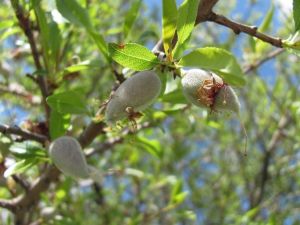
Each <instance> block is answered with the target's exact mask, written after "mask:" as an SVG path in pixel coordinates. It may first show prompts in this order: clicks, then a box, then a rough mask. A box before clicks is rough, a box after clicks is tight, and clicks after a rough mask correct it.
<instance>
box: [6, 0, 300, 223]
mask: <svg viewBox="0 0 300 225" xmlns="http://www.w3.org/2000/svg"><path fill="white" fill-rule="evenodd" d="M165 2H167V1H165ZM237 2H238V1H233V0H231V1H220V2H219V3H218V5H217V7H216V11H217V12H218V13H219V14H224V15H231V13H232V12H233V11H234V10H235V4H237V5H239V4H238V3H237ZM243 2H245V4H247V7H246V9H243V11H241V12H239V11H238V9H239V8H238V7H237V11H236V10H235V14H234V16H235V18H238V20H239V21H240V22H243V23H246V24H249V25H251V24H253V25H258V26H259V25H260V23H259V22H257V21H260V22H261V21H263V22H262V23H261V24H262V25H261V27H260V29H263V31H264V32H270V33H272V34H274V35H275V36H279V37H284V38H288V36H289V35H290V34H292V33H293V30H292V29H291V28H290V26H289V24H290V23H292V21H293V18H292V17H291V15H292V14H291V15H285V16H283V17H279V18H277V19H276V21H275V20H274V17H275V15H279V14H280V8H278V7H277V5H275V6H271V4H270V10H269V13H267V14H266V12H263V10H262V11H259V10H255V9H257V7H258V6H259V4H260V3H259V2H260V1H252V0H249V1H243ZM262 2H269V1H262ZM296 2H299V1H296ZM20 3H21V5H22V7H23V8H24V9H25V10H26V11H27V12H29V13H30V18H31V19H32V23H33V24H32V27H33V28H34V33H35V35H36V40H37V44H38V48H39V49H42V51H41V52H40V54H41V57H40V58H41V60H42V64H43V67H44V68H45V71H36V69H35V66H34V62H33V59H32V57H31V52H30V48H29V46H28V41H27V39H26V37H25V36H24V34H23V33H22V30H21V29H20V27H19V25H18V21H17V19H16V17H15V16H14V13H13V9H12V7H11V5H10V3H9V2H8V1H6V0H2V1H1V5H0V40H1V43H0V59H1V60H0V85H1V87H2V86H3V87H9V85H11V84H19V85H20V86H18V88H19V90H22V91H23V90H24V92H25V91H26V93H30V94H29V95H28V96H27V97H26V96H25V97H24V96H20V95H13V94H12V93H10V92H4V91H0V94H1V100H0V110H2V111H1V114H0V121H1V123H6V124H11V125H13V124H18V125H20V126H21V127H24V128H27V127H26V126H25V125H26V121H27V123H28V121H30V122H31V123H38V122H40V121H44V120H45V116H44V111H43V107H41V105H40V104H34V103H33V101H32V98H33V97H35V96H40V91H39V89H38V88H37V86H36V84H35V83H34V82H33V81H32V80H31V79H29V78H28V76H26V74H31V75H38V76H46V78H47V80H48V82H49V84H50V86H51V87H52V91H53V92H52V93H51V94H52V96H51V97H49V98H48V103H49V105H50V106H52V108H53V110H54V112H53V114H52V117H51V118H50V121H52V122H51V124H52V127H51V126H50V134H51V137H52V138H55V137H58V136H61V135H62V134H64V133H65V131H66V130H67V129H68V132H69V133H70V134H72V135H73V136H75V137H77V136H78V135H80V133H81V132H82V130H83V129H84V128H85V127H86V126H87V125H88V123H89V122H90V121H91V120H92V119H97V118H93V116H94V115H95V113H96V112H97V110H98V108H99V106H100V105H101V104H103V103H104V102H105V101H106V100H107V99H108V98H109V95H110V93H111V90H112V89H113V88H114V85H115V76H114V74H113V72H112V65H113V66H114V67H115V70H116V71H115V72H118V73H120V72H121V71H122V69H123V67H121V66H120V65H117V64H115V63H112V61H111V58H110V57H109V55H108V49H107V46H106V43H109V42H114V43H119V44H124V42H125V41H126V42H135V43H138V44H140V45H143V46H145V47H147V48H148V49H150V48H152V47H154V45H155V43H156V42H157V41H158V40H159V39H160V38H161V25H160V24H161V21H160V19H159V18H160V17H161V14H162V9H161V8H156V6H155V5H152V4H151V1H138V0H137V1H134V3H133V4H132V1H128V0H114V1H96V0H86V1H84V0H77V1H75V0H72V1H71V0H64V1H62V0H61V1H60V0H57V1H56V3H57V5H56V4H55V1H54V0H51V1H43V0H41V1H38V0H31V1H27V0H21V1H20ZM74 4H75V6H74ZM297 4H298V3H297ZM72 7H74V10H70V8H72ZM177 8H178V5H177ZM166 11H167V10H166ZM59 12H60V13H61V14H62V15H63V16H64V17H65V18H63V17H62V16H61V14H59ZM245 13H246V14H247V16H245V15H244V14H245ZM265 14H266V15H265ZM294 14H295V13H294ZM296 14H297V13H296ZM165 18H168V16H166V15H165ZM172 18H173V17H172V15H170V18H169V19H170V20H172ZM264 18H265V19H264ZM173 19H174V18H173ZM274 21H275V22H274ZM173 22H174V21H173ZM295 23H296V25H299V19H296V20H295ZM171 25H172V24H171ZM171 32H173V31H171ZM188 36H189V35H188ZM182 38H183V37H182ZM187 38H188V37H184V38H183V39H184V42H186V39H187ZM166 40H167V41H170V38H168V37H166ZM105 41H106V42H105ZM185 44H186V46H187V47H185V49H186V50H187V51H186V53H187V52H191V50H195V49H197V48H202V47H207V46H214V47H219V48H224V49H226V50H228V51H230V52H232V54H233V55H235V57H236V58H237V59H238V60H237V61H238V63H239V65H240V66H241V67H244V68H247V66H251V65H255V63H256V62H258V61H259V60H261V59H264V58H265V57H266V56H267V55H268V54H269V53H270V52H271V51H273V50H274V49H273V48H272V47H271V46H270V45H268V44H265V43H262V42H261V41H258V40H256V39H253V38H252V37H251V38H250V39H249V37H247V36H246V35H243V34H241V35H240V36H236V35H234V34H233V33H232V32H231V31H230V30H227V29H225V28H222V27H220V26H218V25H216V24H213V23H204V24H200V25H198V26H197V27H196V28H195V29H194V30H193V33H192V35H191V37H190V40H189V42H188V43H185ZM165 46H168V47H169V44H168V43H165ZM230 59H231V58H229V59H228V60H230ZM298 60H299V59H298V58H297V57H296V56H295V55H291V54H289V53H287V52H284V53H282V54H280V55H278V56H277V57H276V58H275V59H272V60H271V61H269V62H268V63H267V64H265V65H262V67H261V68H256V69H254V70H250V72H249V73H247V75H244V76H245V79H246V80H247V84H246V85H245V86H243V87H242V88H236V91H237V93H238V96H239V99H240V101H241V103H242V109H241V114H240V117H237V116H235V115H225V114H218V115H215V114H211V113H210V112H209V110H205V109H201V108H197V107H194V106H191V105H189V104H188V103H187V102H186V101H185V99H184V98H183V96H182V94H181V90H180V85H179V80H178V79H176V80H174V79H173V77H172V76H170V75H168V77H167V78H166V79H165V83H166V92H165V95H164V96H162V97H160V98H159V100H158V101H157V102H156V103H155V104H154V106H153V107H151V108H149V109H147V110H146V111H145V112H143V114H144V116H143V117H142V118H141V119H139V120H138V124H145V122H147V124H148V125H147V126H145V127H144V128H143V129H141V130H138V131H137V132H136V133H135V132H133V133H132V132H129V134H126V135H125V136H124V135H123V133H122V132H123V131H124V130H127V128H128V127H130V126H131V125H130V123H125V124H124V123H123V124H121V126H122V127H121V128H120V127H113V128H111V129H107V131H106V133H105V134H103V135H99V136H98V137H97V138H96V139H95V140H94V141H93V143H92V144H91V145H90V146H89V147H88V148H87V149H85V152H86V154H87V155H88V162H89V164H91V165H94V166H95V167H97V168H99V170H101V171H103V173H104V174H105V177H104V179H103V183H101V184H95V183H93V182H92V181H90V180H82V181H76V180H72V179H71V178H69V177H66V176H64V175H61V176H60V179H59V181H57V182H56V183H55V184H53V185H51V186H50V189H49V190H48V191H47V192H44V193H42V196H41V199H40V202H39V204H38V208H37V209H35V210H33V211H30V212H29V214H30V218H31V220H32V221H39V222H40V224H55V225H58V224H59V225H71V224H72V225H75V224H76V225H77V224H78V225H81V224H110V225H119V224H124V225H125V224H127V225H134V224H153V225H154V224H164V225H165V224H170V225H171V224H172V225H173V224H216V225H217V224H218V225H219V224H230V225H234V224H236V225H241V224H244V225H277V224H287V225H290V224H294V225H296V224H299V223H300V222H299V221H300V217H299V208H300V193H299V190H300V189H299V187H300V179H299V177H300V169H299V165H300V164H299V160H300V155H299V149H300V144H299V143H300V136H299V133H300V125H299V116H300V101H299V96H298V93H299V87H300V85H299V84H300V80H299V73H300V68H299V66H298V64H297V61H298ZM189 62H190V61H189ZM203 63H206V62H203ZM208 63H209V62H208ZM234 63H236V61H234ZM238 70H240V68H239V67H238ZM239 73H240V71H239ZM239 79H240V78H239ZM29 96H31V97H30V98H29ZM70 114H71V115H70ZM20 115H22V117H21V116H20ZM20 117H21V118H20ZM98 119H99V118H98ZM100 119H101V118H100ZM53 121H54V122H53ZM53 124H54V125H53ZM241 124H244V126H245V129H246V130H247V133H248V155H247V156H244V152H243V151H244V149H243V147H244V141H245V135H244V133H243V129H242V126H241ZM118 138H121V139H120V141H115V142H113V141H114V140H116V139H118ZM15 139H16V138H15V137H13V136H5V135H1V136H0V150H1V157H2V163H1V164H0V169H1V172H2V173H3V172H4V170H5V169H6V168H5V167H8V166H9V165H12V164H13V163H14V162H17V164H15V165H17V166H15V167H17V169H13V168H12V169H11V171H10V173H8V172H7V173H8V174H6V175H7V176H8V175H12V174H13V173H17V174H19V175H20V176H21V177H22V178H24V179H25V180H27V181H28V182H33V180H35V179H36V178H38V177H39V176H40V175H41V174H42V173H43V171H44V168H45V164H46V163H49V158H48V157H47V155H46V154H45V152H46V151H45V150H44V148H43V147H42V146H40V145H37V144H36V143H33V142H24V143H23V144H21V145H18V146H16V143H15V141H16V140H15ZM110 143H115V144H112V145H109V144H110ZM33 144H34V145H33ZM22 146H23V147H22ZM16 147H18V148H17V149H19V150H18V151H16ZM20 149H21V150H20ZM90 152H92V154H89V153H90ZM26 160H27V161H26ZM4 161H5V163H4ZM25 161H26V162H27V163H24V162H25ZM28 165H30V166H28ZM6 171H7V170H6ZM22 191H23V190H22V189H21V188H20V187H19V186H18V184H17V183H16V182H15V181H14V180H13V179H12V177H10V176H9V177H8V178H4V177H3V176H1V178H0V198H1V199H11V198H13V197H15V196H16V194H20V193H22ZM0 221H1V222H2V224H7V225H8V224H13V222H12V221H13V217H12V214H9V213H8V211H7V210H5V209H0Z"/></svg>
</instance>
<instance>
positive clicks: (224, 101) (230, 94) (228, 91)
mask: <svg viewBox="0 0 300 225" xmlns="http://www.w3.org/2000/svg"><path fill="white" fill-rule="evenodd" d="M240 107H241V105H240V102H239V99H238V97H237V95H236V93H235V92H234V90H233V89H232V87H230V86H228V85H225V86H224V87H222V88H221V89H220V90H219V92H218V94H217V96H216V97H215V103H214V105H213V109H214V110H216V111H224V110H225V111H232V112H235V113H237V114H239V112H240Z"/></svg>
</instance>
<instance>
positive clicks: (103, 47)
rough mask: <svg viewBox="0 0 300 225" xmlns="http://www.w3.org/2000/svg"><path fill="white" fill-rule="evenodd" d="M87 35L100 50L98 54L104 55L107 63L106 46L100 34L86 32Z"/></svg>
mask: <svg viewBox="0 0 300 225" xmlns="http://www.w3.org/2000/svg"><path fill="white" fill-rule="evenodd" d="M88 34H89V35H90V36H91V38H92V39H93V40H94V42H95V44H96V45H97V47H98V49H99V50H100V52H102V54H103V55H104V57H105V58H106V59H107V60H108V61H109V55H108V49H107V44H106V42H105V39H104V37H103V36H102V35H101V34H99V33H97V32H95V31H88Z"/></svg>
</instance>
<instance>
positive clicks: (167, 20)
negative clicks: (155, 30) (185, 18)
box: [162, 0, 177, 53]
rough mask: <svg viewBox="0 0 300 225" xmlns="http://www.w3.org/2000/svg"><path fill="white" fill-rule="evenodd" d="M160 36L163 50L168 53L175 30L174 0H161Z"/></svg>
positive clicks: (175, 9) (175, 12) (175, 11)
mask: <svg viewBox="0 0 300 225" xmlns="http://www.w3.org/2000/svg"><path fill="white" fill-rule="evenodd" d="M162 4H163V5H162V7H163V9H162V10H163V15H162V17H163V18H162V36H163V42H164V49H165V52H166V53H168V51H169V48H170V47H171V44H172V39H173V37H174V35H175V32H176V21H177V7H176V1H175V0H163V2H162Z"/></svg>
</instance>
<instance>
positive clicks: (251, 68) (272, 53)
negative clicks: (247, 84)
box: [243, 48, 285, 74]
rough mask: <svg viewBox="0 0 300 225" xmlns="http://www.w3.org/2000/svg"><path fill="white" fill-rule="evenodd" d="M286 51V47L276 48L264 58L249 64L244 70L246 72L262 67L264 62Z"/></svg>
mask: <svg viewBox="0 0 300 225" xmlns="http://www.w3.org/2000/svg"><path fill="white" fill-rule="evenodd" d="M284 51H285V49H284V48H279V49H275V50H274V51H271V52H270V53H269V54H268V55H267V56H265V57H264V58H262V59H260V60H258V61H256V62H254V63H252V64H250V65H247V66H246V67H245V68H244V69H243V72H244V73H245V74H247V73H249V72H251V71H253V70H255V69H257V68H258V67H260V66H261V65H262V64H264V63H265V62H267V61H269V60H271V59H273V58H275V57H276V56H278V55H280V54H281V53H283V52H284Z"/></svg>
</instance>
